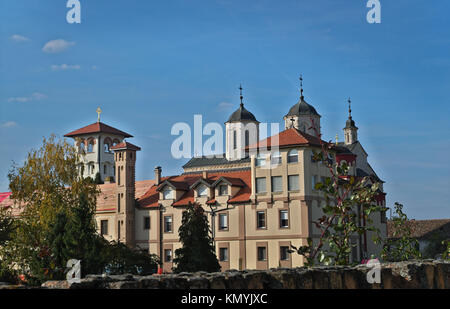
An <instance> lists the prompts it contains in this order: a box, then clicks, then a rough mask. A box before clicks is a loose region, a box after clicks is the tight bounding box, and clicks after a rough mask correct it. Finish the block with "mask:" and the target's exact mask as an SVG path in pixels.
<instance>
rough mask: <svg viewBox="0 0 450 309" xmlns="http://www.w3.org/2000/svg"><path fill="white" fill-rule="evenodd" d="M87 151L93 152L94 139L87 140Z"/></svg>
mask: <svg viewBox="0 0 450 309" xmlns="http://www.w3.org/2000/svg"><path fill="white" fill-rule="evenodd" d="M87 152H94V141H93V140H91V141H89V144H88V147H87Z"/></svg>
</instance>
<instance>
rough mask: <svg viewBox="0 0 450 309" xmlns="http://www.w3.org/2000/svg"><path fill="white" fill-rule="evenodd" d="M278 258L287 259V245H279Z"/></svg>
mask: <svg viewBox="0 0 450 309" xmlns="http://www.w3.org/2000/svg"><path fill="white" fill-rule="evenodd" d="M280 260H282V261H289V247H287V246H281V247H280Z"/></svg>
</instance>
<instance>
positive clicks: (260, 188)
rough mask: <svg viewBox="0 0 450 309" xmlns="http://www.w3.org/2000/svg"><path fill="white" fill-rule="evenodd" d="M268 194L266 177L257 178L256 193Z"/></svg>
mask: <svg viewBox="0 0 450 309" xmlns="http://www.w3.org/2000/svg"><path fill="white" fill-rule="evenodd" d="M264 192H266V177H259V178H256V193H264Z"/></svg>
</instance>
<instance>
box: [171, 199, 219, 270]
mask: <svg viewBox="0 0 450 309" xmlns="http://www.w3.org/2000/svg"><path fill="white" fill-rule="evenodd" d="M178 234H179V238H180V241H181V243H182V245H183V247H182V248H180V249H177V250H175V259H174V260H173V262H174V263H175V265H176V267H175V268H174V272H196V271H207V272H216V271H220V265H219V262H218V260H217V257H216V254H215V252H214V246H213V243H212V239H211V237H210V236H209V226H208V219H207V217H206V215H205V212H204V210H203V208H202V207H201V205H199V204H197V203H194V204H189V205H188V207H187V210H186V211H185V212H184V213H183V220H182V225H181V227H180V229H179V232H178Z"/></svg>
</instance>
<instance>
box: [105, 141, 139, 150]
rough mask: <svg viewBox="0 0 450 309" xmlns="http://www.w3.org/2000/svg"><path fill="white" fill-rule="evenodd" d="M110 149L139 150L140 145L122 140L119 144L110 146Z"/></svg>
mask: <svg viewBox="0 0 450 309" xmlns="http://www.w3.org/2000/svg"><path fill="white" fill-rule="evenodd" d="M110 149H111V150H122V149H130V150H135V151H139V150H141V147H138V146H136V145H133V144H132V143H129V142H122V143H119V144H117V145H115V146H112V147H111V148H110Z"/></svg>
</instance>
